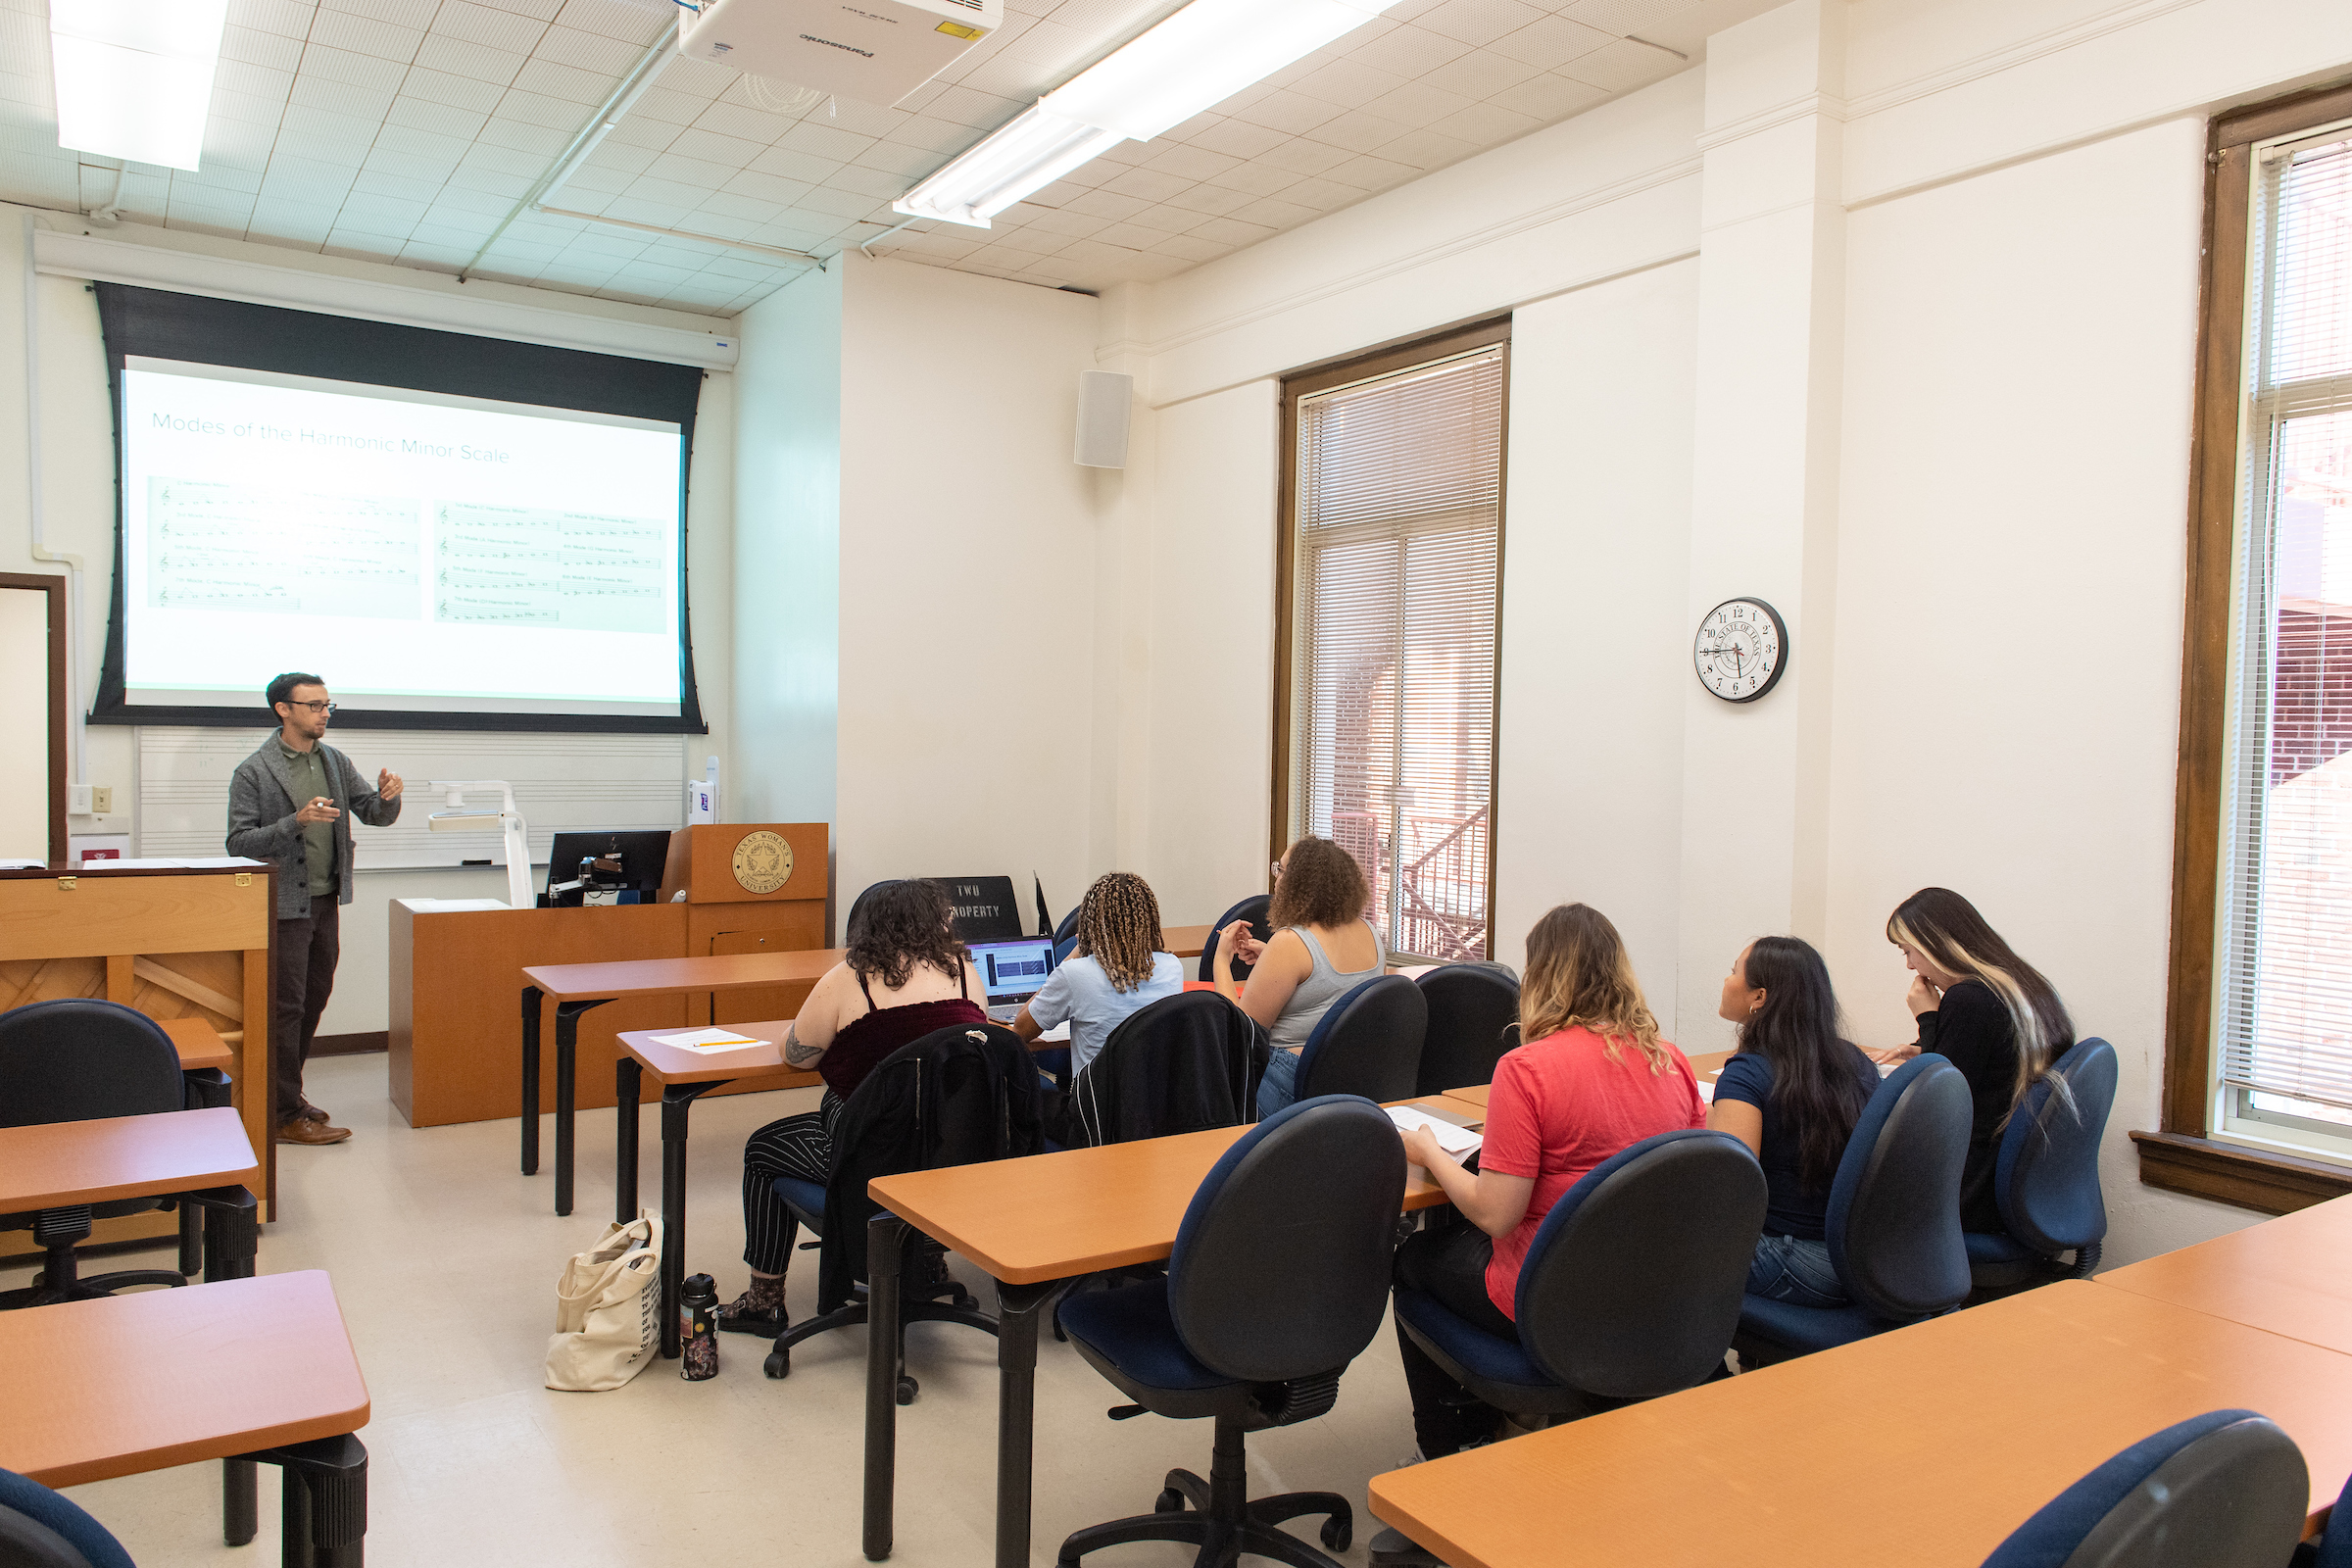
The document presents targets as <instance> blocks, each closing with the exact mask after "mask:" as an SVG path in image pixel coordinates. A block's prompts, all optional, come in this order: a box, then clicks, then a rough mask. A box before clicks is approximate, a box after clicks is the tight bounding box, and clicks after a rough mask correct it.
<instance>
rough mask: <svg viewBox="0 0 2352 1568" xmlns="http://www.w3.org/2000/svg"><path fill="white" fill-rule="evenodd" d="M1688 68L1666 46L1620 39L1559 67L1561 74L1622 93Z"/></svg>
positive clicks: (1661, 79)
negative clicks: (1651, 45)
mask: <svg viewBox="0 0 2352 1568" xmlns="http://www.w3.org/2000/svg"><path fill="white" fill-rule="evenodd" d="M1685 69H1687V68H1686V67H1685V65H1684V63H1683V62H1682V61H1680V60H1677V59H1676V58H1675V57H1674V56H1673V55H1671V54H1669V53H1667V52H1666V51H1665V50H1663V49H1652V48H1651V47H1649V45H1647V44H1640V43H1630V42H1626V41H1622V40H1621V41H1619V42H1616V43H1610V44H1603V45H1602V46H1601V47H1600V48H1598V49H1595V50H1593V52H1592V53H1591V54H1589V55H1579V56H1577V57H1576V58H1575V59H1574V60H1571V61H1569V62H1568V64H1566V65H1564V66H1562V67H1561V68H1560V74H1561V75H1563V76H1572V77H1574V78H1575V79H1576V80H1578V81H1586V82H1591V83H1592V84H1593V86H1595V87H1604V88H1606V89H1607V90H1609V91H1610V92H1612V93H1619V92H1631V91H1633V90H1634V89H1635V88H1636V87H1646V86H1648V85H1649V84H1650V83H1651V82H1653V81H1663V80H1665V79H1666V78H1667V77H1668V76H1671V75H1673V74H1674V73H1677V72H1679V71H1683V70H1685Z"/></svg>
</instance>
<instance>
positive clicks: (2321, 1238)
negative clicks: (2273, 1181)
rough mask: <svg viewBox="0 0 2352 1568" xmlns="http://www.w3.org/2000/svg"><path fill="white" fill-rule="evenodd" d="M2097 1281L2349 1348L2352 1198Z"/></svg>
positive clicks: (2332, 1347)
mask: <svg viewBox="0 0 2352 1568" xmlns="http://www.w3.org/2000/svg"><path fill="white" fill-rule="evenodd" d="M2093 1283H2094V1284H2097V1285H2102V1286H2107V1287H2111V1288H2113V1289H2115V1290H2119V1291H2130V1292H2131V1293H2133V1294H2134V1295H2138V1296H2146V1297H2151V1298H2153V1299H2157V1300H2160V1301H2170V1302H2172V1303H2173V1304H2174V1305H2175V1306H2185V1307H2188V1308H2191V1309H2192V1310H2194V1311H2198V1312H2206V1313H2210V1314H2211V1315H2213V1316H2215V1317H2221V1318H2228V1319H2229V1321H2230V1322H2232V1323H2243V1324H2245V1325H2247V1326H2248V1327H2250V1328H2258V1329H2267V1330H2269V1331H2270V1332H2271V1333H2273V1334H2283V1335H2285V1336H2286V1337H2287V1338H2288V1339H2290V1340H2301V1341H2303V1342H2304V1343H2305V1344H2307V1345H2317V1346H2322V1347H2324V1348H2327V1349H2330V1350H2340V1351H2342V1352H2344V1353H2345V1354H2348V1355H2352V1198H2337V1199H2330V1200H2329V1201H2327V1202H2325V1203H2315V1204H2313V1205H2312V1206H2311V1207H2309V1208H2304V1209H2298V1210H2296V1211H2295V1212H2294V1213H2292V1214H2282V1215H2280V1216H2279V1217H2278V1218H2277V1219H2271V1220H2264V1221H2263V1222H2262V1223H2260V1224H2258V1225H2249V1226H2247V1227H2246V1228H2245V1229H2244V1230H2242V1231H2233V1232H2231V1233H2230V1234H2229V1235H2228V1236H2217V1237H2215V1238H2214V1239H2213V1240H2212V1241H2210V1242H2200V1243H2198V1244H2197V1245H2196V1246H2194V1247H2183V1248H2181V1249H2180V1250H2179V1251H2177V1252H2166V1253H2164V1254H2163V1255H2162V1256H2160V1257H2151V1258H2149V1259H2147V1260H2146V1261H2145V1262H2141V1263H2131V1264H2127V1265H2126V1266H2124V1267H2122V1268H2113V1269H2109V1270H2108V1271H2107V1272H2106V1273H2104V1274H2100V1275H2097V1276H2095V1277H2094V1279H2093Z"/></svg>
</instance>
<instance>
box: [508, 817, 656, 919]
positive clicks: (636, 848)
mask: <svg viewBox="0 0 2352 1568" xmlns="http://www.w3.org/2000/svg"><path fill="white" fill-rule="evenodd" d="M605 855H618V856H619V857H620V881H621V886H623V887H626V888H633V889H635V890H636V892H637V899H638V902H639V903H640V904H651V903H653V902H654V900H655V898H656V897H657V896H658V895H659V894H660V893H661V891H662V867H663V866H664V865H666V864H667V863H668V860H669V829H667V828H665V827H657V828H609V829H603V830H597V831H575V832H564V833H558V834H557V835H556V836H555V842H554V844H553V845H552V846H551V847H550V849H549V850H548V852H547V881H546V882H545V883H543V884H542V887H541V893H540V898H539V903H540V907H542V908H547V907H554V906H555V905H556V903H557V901H558V900H561V901H562V904H563V906H564V907H576V906H577V905H578V904H579V902H580V894H579V891H578V890H577V889H574V890H573V891H571V892H569V893H564V894H557V893H554V892H553V891H552V890H553V889H554V888H555V886H556V885H557V884H558V883H561V882H571V881H576V880H577V879H578V877H579V874H580V861H582V860H583V859H586V858H589V857H591V856H605Z"/></svg>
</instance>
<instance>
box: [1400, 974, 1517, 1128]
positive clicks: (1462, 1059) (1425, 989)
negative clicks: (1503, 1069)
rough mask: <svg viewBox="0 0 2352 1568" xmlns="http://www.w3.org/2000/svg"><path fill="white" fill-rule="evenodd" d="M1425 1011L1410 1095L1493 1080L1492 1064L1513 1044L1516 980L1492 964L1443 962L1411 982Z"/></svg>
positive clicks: (1443, 1090)
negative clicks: (1426, 1019)
mask: <svg viewBox="0 0 2352 1568" xmlns="http://www.w3.org/2000/svg"><path fill="white" fill-rule="evenodd" d="M1413 984H1415V985H1416V986H1418V987H1420V988H1421V1001H1422V1003H1423V1005H1426V1006H1427V1008H1428V1009H1429V1024H1428V1027H1427V1029H1425V1030H1424V1031H1423V1034H1422V1040H1421V1068H1420V1071H1419V1073H1418V1074H1417V1075H1416V1079H1415V1083H1414V1086H1413V1093H1414V1094H1416V1095H1442V1094H1444V1093H1445V1092H1446V1090H1448V1089H1460V1088H1463V1087H1465V1086H1467V1085H1470V1084H1491V1083H1493V1082H1494V1081H1495V1063H1496V1062H1498V1061H1500V1060H1501V1059H1502V1056H1503V1053H1504V1052H1507V1051H1511V1050H1513V1049H1515V1048H1516V1047H1517V1046H1518V1044H1519V982H1518V980H1517V979H1515V978H1513V976H1512V975H1511V972H1510V971H1509V970H1508V969H1505V968H1504V967H1503V966H1502V965H1500V964H1498V963H1445V964H1440V965H1439V966H1438V967H1437V968H1435V969H1432V970H1430V971H1429V972H1428V973H1427V974H1424V975H1422V976H1421V977H1420V978H1419V979H1417V980H1415V981H1414V982H1413Z"/></svg>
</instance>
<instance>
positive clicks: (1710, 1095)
mask: <svg viewBox="0 0 2352 1568" xmlns="http://www.w3.org/2000/svg"><path fill="white" fill-rule="evenodd" d="M1698 1098H1699V1099H1701V1100H1703V1101H1705V1102H1706V1103H1708V1104H1710V1105H1712V1104H1713V1103H1715V1080H1714V1079H1712V1078H1701V1079H1700V1080H1699V1081H1698Z"/></svg>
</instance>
